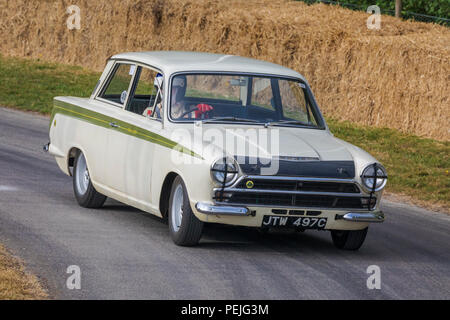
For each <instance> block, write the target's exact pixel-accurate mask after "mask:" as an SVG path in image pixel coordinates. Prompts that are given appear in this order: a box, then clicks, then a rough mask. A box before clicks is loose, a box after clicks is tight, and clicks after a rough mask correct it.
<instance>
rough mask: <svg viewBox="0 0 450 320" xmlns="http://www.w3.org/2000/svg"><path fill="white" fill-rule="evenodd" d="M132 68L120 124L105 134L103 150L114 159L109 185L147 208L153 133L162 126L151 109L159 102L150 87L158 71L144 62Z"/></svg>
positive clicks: (149, 190)
mask: <svg viewBox="0 0 450 320" xmlns="http://www.w3.org/2000/svg"><path fill="white" fill-rule="evenodd" d="M134 71H135V74H134V77H133V84H132V86H131V87H130V96H129V98H128V99H127V101H126V103H125V108H124V110H123V112H122V114H121V118H120V119H121V123H120V124H119V125H120V126H121V127H120V128H116V130H115V131H114V133H113V134H111V135H110V136H109V139H108V145H107V153H108V157H109V158H110V159H118V161H117V163H114V164H112V165H111V168H112V169H113V170H114V172H113V175H114V176H115V177H112V178H111V184H112V187H113V188H114V189H116V190H117V191H118V192H120V193H122V194H123V196H125V197H127V199H126V200H128V201H127V202H129V203H131V204H133V205H135V206H137V207H140V208H142V209H144V210H146V209H147V210H148V209H149V208H151V207H153V206H152V205H151V203H150V199H151V192H152V190H151V179H152V168H153V162H154V149H155V145H154V142H155V140H154V136H155V134H157V133H158V132H160V131H161V130H162V121H161V119H160V118H158V117H157V114H158V115H159V114H160V113H159V112H158V113H156V112H152V111H153V110H154V109H155V108H157V106H156V105H157V104H158V102H160V99H157V93H158V92H157V90H155V89H154V79H155V77H156V75H157V74H158V73H159V72H158V71H157V70H153V69H150V68H147V67H144V66H137V68H136V69H135V70H134ZM158 105H159V106H160V104H158ZM111 161H112V160H111Z"/></svg>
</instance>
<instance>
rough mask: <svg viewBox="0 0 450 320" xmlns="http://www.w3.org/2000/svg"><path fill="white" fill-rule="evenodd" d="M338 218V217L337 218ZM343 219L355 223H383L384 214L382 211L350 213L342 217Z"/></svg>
mask: <svg viewBox="0 0 450 320" xmlns="http://www.w3.org/2000/svg"><path fill="white" fill-rule="evenodd" d="M336 218H337V217H336ZM340 218H341V219H344V220H347V221H355V222H383V221H384V214H383V212H382V211H375V212H364V213H361V212H349V213H346V214H344V215H343V216H340Z"/></svg>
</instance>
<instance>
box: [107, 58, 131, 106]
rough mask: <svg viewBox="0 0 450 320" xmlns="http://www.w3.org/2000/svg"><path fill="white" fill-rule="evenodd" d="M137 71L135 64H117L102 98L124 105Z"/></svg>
mask: <svg viewBox="0 0 450 320" xmlns="http://www.w3.org/2000/svg"><path fill="white" fill-rule="evenodd" d="M135 71H136V66H135V65H134V64H117V65H116V67H115V69H114V72H113V74H112V75H111V77H110V79H109V81H108V83H107V85H106V87H105V88H104V89H103V92H102V93H101V95H100V98H103V99H106V100H109V101H111V102H115V103H118V104H120V105H123V104H124V103H125V101H126V99H127V97H128V89H129V86H130V82H131V79H132V78H133V75H134V73H135Z"/></svg>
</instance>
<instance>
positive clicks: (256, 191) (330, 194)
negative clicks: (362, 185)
mask: <svg viewBox="0 0 450 320" xmlns="http://www.w3.org/2000/svg"><path fill="white" fill-rule="evenodd" d="M221 190H222V189H221V188H214V189H213V191H214V192H217V191H221ZM224 192H237V193H276V194H304V195H319V196H336V197H350V198H359V197H362V196H364V195H363V194H362V193H359V192H358V193H344V192H325V191H324V192H320V191H295V190H274V189H240V188H225V189H224Z"/></svg>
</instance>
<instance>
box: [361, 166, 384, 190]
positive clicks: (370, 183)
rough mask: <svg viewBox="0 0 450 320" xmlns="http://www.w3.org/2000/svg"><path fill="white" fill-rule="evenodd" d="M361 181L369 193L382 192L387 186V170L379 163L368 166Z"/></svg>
mask: <svg viewBox="0 0 450 320" xmlns="http://www.w3.org/2000/svg"><path fill="white" fill-rule="evenodd" d="M361 180H362V183H363V185H364V187H365V188H366V189H367V191H369V192H372V191H380V190H381V189H383V188H384V187H385V186H386V182H387V174H386V170H385V169H384V168H383V166H382V165H380V164H378V163H374V164H371V165H368V166H367V167H366V168H365V169H364V171H363V173H362V175H361Z"/></svg>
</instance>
